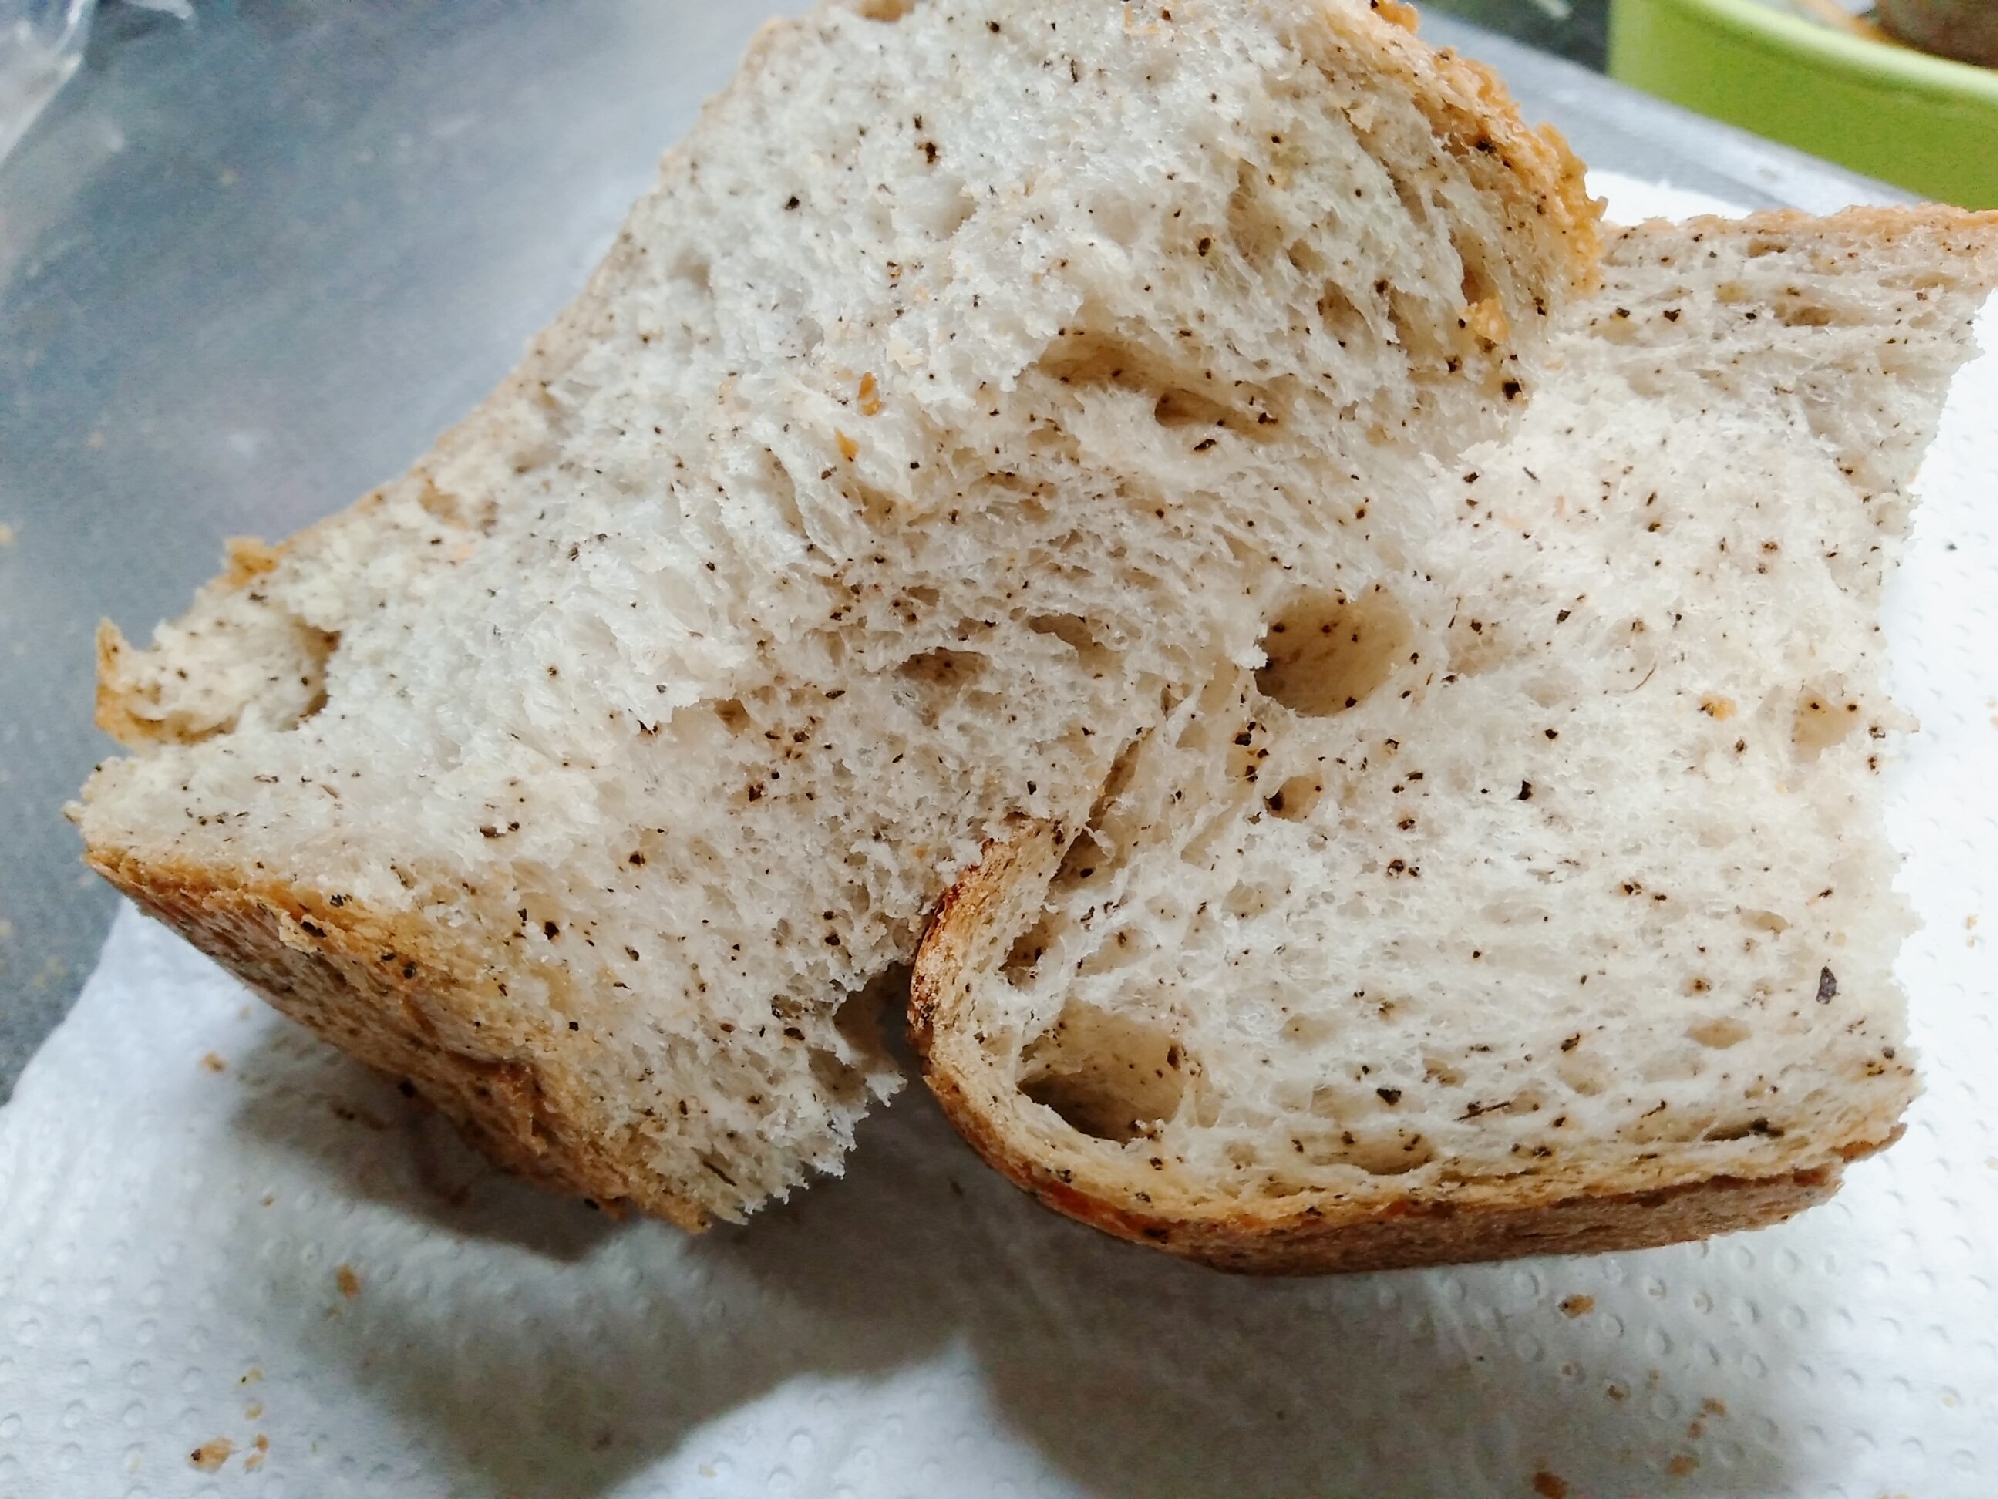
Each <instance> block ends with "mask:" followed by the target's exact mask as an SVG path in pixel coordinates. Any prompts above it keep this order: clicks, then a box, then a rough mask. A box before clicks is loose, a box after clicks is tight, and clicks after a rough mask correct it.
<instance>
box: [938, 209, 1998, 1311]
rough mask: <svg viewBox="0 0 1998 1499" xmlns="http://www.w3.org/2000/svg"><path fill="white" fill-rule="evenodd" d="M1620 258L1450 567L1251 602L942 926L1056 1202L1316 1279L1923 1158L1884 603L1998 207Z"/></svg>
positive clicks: (1031, 1181)
mask: <svg viewBox="0 0 1998 1499" xmlns="http://www.w3.org/2000/svg"><path fill="white" fill-rule="evenodd" d="M1605 274H1606V283H1607V284H1606V285H1605V286H1604V287H1603V289H1602V290H1601V292H1600V293H1599V294H1598V295H1596V296H1595V297H1594V298H1593V299H1591V300H1588V301H1586V302H1583V303H1581V304H1579V305H1577V306H1576V307H1574V308H1573V309H1572V310H1570V311H1569V312H1568V313H1566V314H1564V315H1563V316H1562V317H1561V318H1560V319H1559V327H1558V329H1557V333H1556V339H1555V346H1554V354H1553V360H1554V362H1555V364H1556V365H1557V368H1556V369H1555V371H1554V373H1553V374H1552V375H1551V377H1550V379H1549V381H1548V382H1547V383H1546V384H1545V385H1544V386H1543V387H1542V388H1541V389H1540V391H1539V392H1538V394H1537V396H1536V399H1535V402H1534V405H1533V407H1532V409H1531V410H1530V411H1529V412H1528V413H1527V415H1526V417H1525V419H1524V421H1523V423H1522V425H1521V427H1520V428H1519V429H1518V431H1517V432H1515V433H1514V434H1513V435H1512V436H1511V437H1509V438H1508V439H1505V440H1501V441H1497V442H1494V443H1491V444H1488V445H1486V446H1483V447H1481V448H1479V449H1477V450H1475V451H1473V452H1471V453H1469V454H1468V455H1466V456H1465V457H1464V458H1463V460H1462V461H1461V462H1460V464H1459V465H1457V466H1455V467H1453V468H1448V469H1442V468H1439V469H1438V471H1437V472H1436V474H1435V475H1434V480H1433V485H1432V487H1431V489H1430V492H1429V493H1430V499H1431V505H1432V508H1431V511H1430V518H1429V524H1428V527H1427V529H1426V530H1424V531H1422V534H1421V535H1420V536H1419V538H1415V539H1411V540H1410V541H1409V542H1408V544H1407V547H1406V551H1405V555H1403V556H1402V557H1401V558H1399V559H1396V560H1395V561H1393V562H1392V563H1390V561H1389V560H1388V559H1385V558H1382V559H1380V560H1378V561H1376V562H1375V563H1374V564H1373V566H1372V569H1371V571H1369V570H1368V569H1366V568H1364V567H1362V566H1361V565H1360V563H1359V562H1358V561H1357V560H1356V559H1355V558H1354V557H1352V556H1348V557H1346V558H1345V559H1343V568H1340V567H1335V568H1334V570H1332V571H1330V572H1326V571H1319V572H1316V573H1306V572H1299V573H1293V574H1288V575H1286V578H1285V588H1286V591H1285V592H1284V593H1282V594H1281V595H1278V596H1277V597H1276V598H1275V599H1274V607H1273V608H1269V600H1268V596H1265V598H1263V599H1256V600H1250V599H1247V598H1245V599H1244V600H1243V601H1242V613H1243V619H1244V622H1243V625H1242V629H1243V631H1248V630H1255V631H1258V632H1260V633H1261V638H1262V642H1263V652H1262V654H1261V656H1259V657H1258V658H1256V659H1254V660H1251V661H1248V662H1244V663H1242V664H1239V665H1236V666H1233V667H1231V666H1230V665H1229V663H1227V662H1222V661H1217V662H1215V663H1214V669H1213V672H1212V675H1211V676H1210V677H1209V678H1208V679H1207V680H1206V681H1205V682H1203V683H1201V684H1199V685H1198V686H1197V687H1194V688H1191V689H1190V690H1188V691H1186V693H1185V695H1184V697H1183V699H1182V700H1181V701H1180V702H1179V703H1178V704H1177V706H1176V707H1174V708H1173V709H1172V710H1171V711H1169V712H1166V713H1163V714H1161V715H1159V716H1158V717H1157V718H1156V719H1155V720H1154V721H1153V722H1151V723H1149V724H1147V725H1145V726H1144V728H1143V729H1142V730H1141V731H1140V732H1139V733H1137V734H1136V735H1134V736H1133V737H1132V739H1131V740H1130V741H1129V747H1128V749H1127V751H1126V754H1125V757H1124V759H1123V760H1122V761H1121V762H1120V766H1119V771H1118V774H1117V776H1116V777H1115V779H1113V780H1111V781H1110V782H1108V783H1107V784H1106V785H1105V786H1104V788H1103V789H1102V791H1101V793H1100V795H1099V798H1098V801H1097V804H1096V806H1095V808H1094V810H1093V811H1092V812H1091V813H1090V814H1089V816H1088V817H1087V818H1085V819H1083V820H1080V821H1076V820H1068V819H1042V820H1038V821H1035V822H1032V823H1028V824H1023V825H1021V826H1020V827H1018V828H1016V829H1014V830H1013V831H1012V832H1010V833H1009V834H1008V835H1007V836H1006V837H1005V838H1003V839H1002V840H1000V841H999V842H997V843H995V845H994V846H993V847H992V848H991V849H989V850H988V851H987V854H986V857H985V859H984V861H983V863H982V864H981V866H980V867H979V869H978V870H976V871H975V872H973V873H972V874H971V875H969V876H967V877H966V878H965V879H964V880H963V881H962V882H961V883H960V884H959V885H958V886H957V887H956V888H954V889H953V891H952V892H951V894H950V895H949V896H948V897H947V898H946V899H945V901H944V902H943V904H942V907H941V909H940V911H939V913H938V915H937V917H936V920H935V923H934V925H933V927H932V929H931V931H930V932H929V934H928V936H927V938H926V940H925V942H924V945H923V948H922V951H921V955H920V957H919V960H918V963H917V965H916V970H915V981H914V994H913V999H912V1016H913V1031H914V1034H915V1036H916V1039H917V1041H918V1044H919V1046H920V1048H921V1050H922V1051H923V1053H924V1056H925V1066H926V1070H927V1075H928V1080H929V1083H930V1086H931V1087H932V1089H933V1090H934V1091H935V1092H936V1094H937V1096H938V1097H939V1098H940V1099H941V1100H942V1102H943V1105H944V1108H945V1110H946V1112H947V1113H948V1114H949V1115H950V1117H951V1119H952V1120H953V1122H954V1123H955V1124H956V1125H957V1127H958V1129H959V1130H960V1131H961V1132H962V1133H963V1134H964V1135H965V1137H966V1138H967V1139H968V1140H970V1141H971V1142H972V1144H973V1145H974V1146H976V1147H977V1149H978V1150H979V1151H980V1152H981V1153H982V1154H984V1155H985V1157H986V1158H987V1159H988V1160H990V1161H991V1162H992V1163H993V1164H994V1165H996V1166H998V1167H999V1168H1000V1169H1001V1170H1002V1171H1004V1172H1005V1173H1007V1174H1008V1175H1009V1176H1011V1177H1012V1178H1013V1179H1014V1180H1015V1181H1016V1182H1018V1183H1019V1184H1020V1185H1022V1186H1023V1187H1025V1188H1027V1189H1028V1190H1029V1191H1031V1192H1033V1193H1034V1194H1035V1195H1036V1196H1038V1197H1039V1198H1040V1199H1041V1200H1042V1201H1043V1202H1045V1203H1046V1204H1048V1205H1049V1206H1051V1207H1053V1208H1055V1209H1057V1210H1058V1211H1061V1212H1064V1213H1068V1214H1070V1215H1072V1216H1074V1217H1076V1218H1079V1219H1081V1220H1083V1221H1084V1222H1087V1223H1091V1224H1094V1225H1095V1226H1097V1227H1099V1228H1102V1229H1104V1230H1106V1231H1107V1232H1110V1233H1113V1234H1117V1235H1119V1236H1122V1237H1124V1238H1128V1239H1132V1240H1136V1241H1139V1242H1144V1243H1150V1244H1154V1245H1156V1246H1158V1247H1159V1248H1162V1249H1165V1250H1168V1251H1170V1252H1172V1253H1175V1254H1180V1255H1184V1256H1187V1257H1189V1258H1192V1259H1197V1260H1202V1261H1205V1262H1207V1263H1210V1264H1213V1265H1217V1266H1220V1267H1222V1268H1225V1269H1230V1270H1240V1271H1249V1272H1257V1273H1270V1274H1285V1273H1310V1272H1320V1271H1335V1270H1358V1269H1375V1268H1385V1267H1392V1266H1400V1265H1419V1264H1433V1263H1441V1262H1450V1261H1459V1260H1472V1259H1493V1258H1502V1257H1507V1256H1514V1255H1527V1254H1539V1253H1559V1252H1570V1251H1579V1250H1601V1249H1628V1248H1640V1247H1644V1246H1648V1245H1655V1244H1663V1243H1668V1242H1672V1241H1676V1240H1682V1239H1690V1238H1697V1237H1702V1236H1705V1235H1709V1234H1713V1233H1718V1232H1723V1231H1726V1230H1730V1229H1738V1228H1748V1227H1754V1226H1757V1225H1761V1224H1766V1223H1771V1222H1774V1221H1777V1220H1779V1219H1781V1218H1784V1217H1787V1216H1789V1215H1791V1214H1793V1213H1795V1212H1797V1211H1799V1210H1801V1209H1803V1208H1806V1207H1808V1206H1810V1205H1812V1204H1814V1203H1817V1202H1820V1201H1823V1200H1824V1199H1825V1198H1827V1197H1829V1196H1830V1195H1831V1194H1832V1193H1833V1192H1834V1191H1835V1190H1836V1189H1837V1187H1838V1183H1839V1175H1840V1171H1841V1169H1842V1167H1843V1166H1844V1165H1845V1164H1846V1163H1847V1162H1849V1161H1851V1160H1854V1159H1857V1158H1859V1157H1862V1156H1865V1155H1869V1154H1871V1153H1873V1152H1875V1151H1877V1150H1880V1149H1881V1148H1883V1147H1884V1146H1886V1145H1888V1144H1889V1143H1891V1142H1892V1141H1893V1140H1894V1139H1895V1138H1896V1137H1897V1135H1898V1132H1899V1127H1900V1126H1899V1120H1900V1118H1901V1115H1902V1112H1903V1110H1904V1109H1905V1108H1906V1107H1907V1105H1908V1103H1909V1101H1910V1100H1911V1099H1912V1098H1913V1097H1914V1095H1915V1092H1916V1090H1917V1087H1918V1084H1917V1080H1916V1073H1915V1067H1914V1058H1913V1057H1912V1055H1911V1054H1910V1051H1909V1048H1908V1044H1907V1040H1906V1015H1905V1003H1904V999H1903V996H1902V994H1901V992H1900V990H1899V988H1898V987H1897V986H1896V983H1895V980H1894V977H1893V972H1892V968H1893V963H1894V958H1895V954H1896V952H1897V950H1898V948H1899V946H1900V943H1901V941H1902V938H1903V937H1904V936H1905V935H1906V933H1907V932H1908V931H1909V929H1910V926H1911V921H1910V916H1909V912H1908V909H1907V907H1906V905H1905V903H1904V902H1903V901H1902V900H1901V898H1900V897H1899V896H1898V895H1897V894H1895V893H1894V891H1893V889H1892V883H1893V879H1894V875H1895V872H1896V869H1897V867H1898V860H1897V858H1896V856H1895V854H1894V851H1893V849H1892V848H1891V846H1890V845H1889V843H1888V841H1887V838H1886V834H1885V830H1884V827H1883V823H1882V810H1881V799H1880V790H1879V772H1880V769H1881V765H1882V761H1883V756H1884V755H1886V754H1887V753H1888V752H1889V751H1890V750H1891V747H1892V744H1893V738H1894V736H1895V735H1896V734H1897V733H1898V732H1901V731H1905V730H1908V729H1911V728H1913V727H1914V725H1913V724H1912V723H1911V722H1910V721H1909V720H1908V718H1907V716H1906V715H1905V714H1903V713H1902V712H1900V711H1899V710H1898V709H1897V708H1896V707H1895V706H1894V704H1893V702H1892V701H1891V700H1890V699H1889V696H1888V685H1887V682H1888V678H1887V661H1886V654H1885V642H1884V639H1883V637H1882V635H1881V632H1880V592H1881V581H1882V577H1883V574H1884V573H1885V571H1886V570H1887V568H1889V567H1890V566H1892V565H1893V562H1894V558H1895V556H1896V552H1897V549H1898V546H1899V543H1900V541H1901V539H1902V537H1903V535H1904V533H1905V530H1906V527H1907V522H1908V514H1909V501H1908V497H1907V493H1906V489H1907V485H1908V484H1909V482H1910V480H1911V479H1912V478H1913V475H1914V473H1915V469H1916V466H1917V463H1918V461H1919V458H1920V456H1921V453H1922V451H1923V448H1924V447H1925V446H1926V444H1927V443H1928V441H1929V440H1930V438H1931V437H1932V436H1933V434H1934V431H1935V426H1936V422H1937V420H1938V417H1939V415H1940V412H1941V408H1942V404H1943V399H1944V396H1945V393H1946V389H1947V386H1948V383H1949V380H1950V377H1951V376H1952V374H1953V373H1954V372H1955V370H1956V369H1957V368H1958V366H1959V365H1960V364H1961V363H1962V362H1963V361H1964V360H1966V359H1967V358H1968V357H1969V356H1970V355H1971V353H1972V351H1973V336H1972V325H1973V319H1974V318H1975V316H1976V314H1977V311H1978V309H1979V306H1980V304H1981V302H1982V300H1983V298H1984V297H1985V295H1986V294H1987V293H1988V292H1989V291H1990V290H1991V288H1992V286H1993V285H1994V283H1998V215H1992V214H1984V215H1971V214H1965V213H1959V212H1956V211H1953V210H1947V209H1929V210H1920V211H1905V212H1902V211H1875V210H1856V211H1852V212H1848V213H1844V214H1840V215H1838V216H1837V217H1834V218H1831V219H1826V220H1815V219H1810V218H1806V217H1803V216H1801V215H1794V214H1764V215H1759V216H1756V217H1753V218H1749V219H1747V220H1744V221H1740V222H1729V221H1721V220H1713V219H1706V220H1699V221H1696V222H1694V223H1692V224H1689V225H1686V226H1684V227H1674V226H1671V225H1667V224H1663V223H1652V224H1647V225H1645V226H1643V227H1641V228H1637V229H1632V230H1628V231H1625V232H1623V233H1621V234H1620V235H1618V236H1617V237H1616V238H1614V239H1613V241H1612V242H1611V244H1610V246H1609V250H1608V254H1607V257H1606V266H1605ZM1411 529H1414V528H1411ZM1257 608H1269V612H1268V613H1266V614H1264V615H1261V616H1256V615H1255V613H1254V611H1255V610H1256V609H1257Z"/></svg>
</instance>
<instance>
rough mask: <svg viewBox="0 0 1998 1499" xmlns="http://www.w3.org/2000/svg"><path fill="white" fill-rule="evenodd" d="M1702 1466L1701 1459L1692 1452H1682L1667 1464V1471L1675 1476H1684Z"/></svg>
mask: <svg viewBox="0 0 1998 1499" xmlns="http://www.w3.org/2000/svg"><path fill="white" fill-rule="evenodd" d="M1699 1466H1700V1460H1699V1459H1698V1458H1697V1457H1694V1456H1693V1455H1692V1454H1691V1453H1690V1452H1681V1453H1680V1454H1679V1455H1678V1456H1676V1457H1674V1458H1673V1459H1672V1461H1670V1462H1669V1463H1667V1464H1666V1465H1665V1471H1666V1472H1667V1473H1670V1474H1671V1475H1672V1476H1673V1477H1674V1478H1684V1477H1685V1476H1686V1475H1687V1474H1689V1473H1692V1472H1694V1471H1695V1470H1696V1469H1697V1468H1698V1467H1699Z"/></svg>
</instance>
